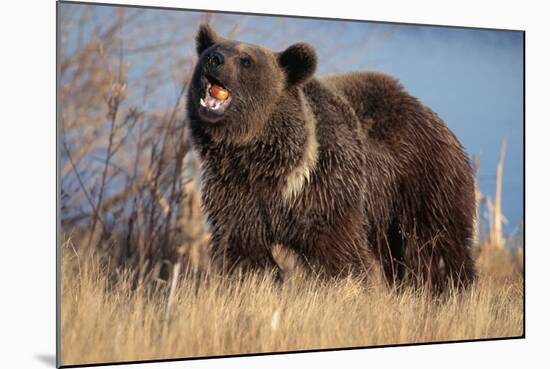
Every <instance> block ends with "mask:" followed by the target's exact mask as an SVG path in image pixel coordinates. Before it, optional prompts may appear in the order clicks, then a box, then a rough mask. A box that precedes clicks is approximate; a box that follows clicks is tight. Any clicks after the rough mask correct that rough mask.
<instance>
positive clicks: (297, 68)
mask: <svg viewBox="0 0 550 369" xmlns="http://www.w3.org/2000/svg"><path fill="white" fill-rule="evenodd" d="M278 59H279V65H280V66H281V68H283V70H284V71H285V73H286V77H287V84H288V85H289V86H292V85H296V84H299V83H303V82H306V81H307V80H308V79H309V78H311V76H313V73H315V69H316V68H317V53H316V52H315V49H314V48H313V47H312V46H311V45H309V44H305V43H298V44H294V45H291V46H289V47H288V49H286V50H285V51H282V52H280V53H279V54H278Z"/></svg>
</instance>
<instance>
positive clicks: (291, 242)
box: [187, 26, 475, 291]
mask: <svg viewBox="0 0 550 369" xmlns="http://www.w3.org/2000/svg"><path fill="white" fill-rule="evenodd" d="M197 51H198V53H199V55H200V58H199V61H198V64H197V67H196V69H195V73H194V76H193V81H192V85H191V89H190V93H189V95H188V105H187V108H188V115H189V119H190V122H191V129H192V135H193V140H194V145H195V147H196V149H197V151H198V152H199V155H200V158H201V163H202V200H203V206H204V209H205V211H206V214H207V216H208V222H209V226H210V227H211V230H212V235H213V236H212V241H211V251H212V256H213V258H214V259H215V260H217V261H218V262H219V263H220V265H222V266H223V267H224V268H225V269H229V270H233V269H234V268H235V267H237V266H239V267H244V268H252V269H254V268H273V269H275V270H277V269H278V268H277V265H276V263H275V261H274V260H273V257H272V254H271V249H272V247H273V246H274V245H275V244H283V245H285V246H286V247H289V248H291V249H292V250H294V251H295V252H296V253H297V254H298V255H300V257H301V259H302V261H303V262H304V264H305V265H309V266H311V267H312V268H314V269H316V270H318V271H319V272H322V273H323V274H325V275H328V276H338V275H341V274H342V273H350V272H351V273H359V272H361V271H364V270H365V269H367V270H368V269H369V268H370V266H371V265H372V262H373V261H376V260H377V261H378V262H380V264H381V266H382V268H383V270H384V273H385V276H386V278H387V280H388V282H390V284H397V285H400V284H401V282H404V281H412V283H414V284H415V285H417V286H419V285H427V286H428V287H429V288H431V289H433V290H437V291H441V290H443V289H444V287H445V286H447V285H448V283H447V282H448V281H449V280H453V281H454V282H455V284H460V285H468V284H469V283H470V282H471V281H472V280H473V278H474V276H475V270H474V264H473V261H472V258H471V252H470V244H471V235H472V227H473V218H474V188H473V177H472V171H471V168H470V164H469V161H468V158H467V156H466V155H465V153H464V149H463V147H462V146H461V144H460V143H459V142H458V140H457V139H456V137H455V136H454V135H453V133H452V132H451V131H450V130H449V129H448V127H447V126H446V125H445V123H444V122H443V121H442V120H441V119H440V118H439V117H438V116H437V115H436V114H435V113H434V112H432V111H431V110H430V109H429V108H427V107H425V106H424V105H423V104H422V103H420V102H419V101H418V100H417V99H416V98H414V97H412V96H410V95H409V94H408V93H407V92H406V91H405V90H404V89H403V87H402V86H401V85H400V84H399V83H398V82H397V81H396V80H395V79H393V78H392V77H389V76H387V75H384V74H381V73H368V72H361V73H348V74H340V75H334V76H327V77H323V78H315V77H313V73H314V71H315V68H316V64H317V59H316V55H315V51H314V49H313V48H312V47H311V46H309V45H306V44H297V45H293V46H291V47H289V48H288V49H287V50H285V51H284V52H281V53H275V52H273V51H270V50H268V49H265V48H262V47H260V46H255V45H248V44H243V43H237V42H235V41H231V40H226V39H223V38H221V37H220V36H218V35H217V34H216V33H215V32H214V31H212V30H211V29H210V28H209V27H208V26H202V27H201V29H200V30H199V34H198V36H197ZM214 51H215V52H219V53H221V54H223V56H224V62H223V64H222V65H221V66H219V67H217V68H216V69H211V68H210V66H209V65H208V63H207V60H208V58H209V55H211V53H212V52H214ZM243 55H244V56H243ZM247 57H250V58H251V60H252V63H251V64H248V63H244V62H243V58H247ZM245 65H246V66H245ZM205 73H207V74H209V75H213V76H214V77H215V78H216V79H217V80H219V81H220V82H221V83H223V84H224V86H226V87H227V88H228V89H229V91H230V92H231V96H232V101H231V106H230V107H229V108H228V109H227V111H226V112H225V113H224V114H223V116H222V117H220V118H217V117H215V118H213V119H211V118H210V117H208V116H205V115H204V114H201V112H200V111H199V110H200V107H199V104H198V100H199V99H200V97H201V96H202V94H204V85H203V84H202V82H201V78H202V77H203V75H204V74H205ZM312 128H313V130H312ZM289 188H290V190H289Z"/></svg>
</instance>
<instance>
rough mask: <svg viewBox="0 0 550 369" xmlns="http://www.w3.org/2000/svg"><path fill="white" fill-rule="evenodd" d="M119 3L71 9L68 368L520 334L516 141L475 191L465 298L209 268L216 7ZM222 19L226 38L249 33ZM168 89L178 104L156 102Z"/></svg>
mask: <svg viewBox="0 0 550 369" xmlns="http://www.w3.org/2000/svg"><path fill="white" fill-rule="evenodd" d="M113 9H114V10H113V12H112V14H110V15H100V14H98V13H97V8H96V7H93V6H80V7H75V6H74V5H73V6H72V7H71V8H67V9H66V11H62V12H61V18H62V21H61V23H60V24H61V29H60V37H61V40H62V42H61V50H60V65H61V67H60V74H59V78H60V82H61V89H60V96H59V98H60V104H61V110H60V124H61V163H60V164H61V165H60V172H61V224H62V232H63V242H62V245H61V316H60V324H61V363H62V364H63V365H70V364H86V363H96V362H112V361H135V360H147V359H161V358H182V357H197V356H211V355H228V354H240V353H254V352H273V351H289V350H292V351H294V350H305V349H322V348H336V347H351V346H372V345H386V344H398V343H418V342H434V341H446V340H462V339H474V338H491V337H513V336H521V335H522V334H523V280H522V274H523V269H522V267H523V261H522V257H523V253H522V249H521V248H511V247H509V246H510V245H509V244H510V243H513V242H517V241H513V240H507V239H506V237H505V236H504V235H503V234H502V227H501V223H502V222H503V215H502V213H501V199H500V193H501V190H500V188H501V187H498V186H500V185H501V178H502V170H503V159H504V155H503V153H504V150H502V155H501V161H500V162H499V165H498V169H497V191H496V198H495V199H494V200H492V199H491V198H489V197H488V196H483V195H482V194H481V193H480V192H478V194H477V196H476V198H477V199H478V207H479V208H480V209H481V208H482V207H483V208H484V209H486V210H487V211H488V216H487V217H479V221H480V226H479V229H481V232H480V233H479V234H476V235H475V239H476V242H475V245H476V247H475V250H474V251H475V255H476V258H477V264H478V269H479V278H478V280H477V281H476V283H475V284H474V285H473V286H472V287H471V288H470V289H469V290H467V291H465V292H462V293H459V292H458V291H449V292H448V293H447V295H445V296H441V297H438V298H435V299H434V298H431V297H430V295H429V293H427V292H426V291H422V290H420V291H413V290H408V289H405V290H403V291H399V292H396V291H392V290H390V289H389V288H388V287H387V286H386V284H385V283H384V281H383V280H382V279H381V275H380V273H379V272H377V271H373V272H372V273H370V274H369V275H368V276H366V275H365V276H363V278H362V277H356V278H355V279H351V278H347V279H343V280H339V281H325V280H319V279H316V278H315V276H312V275H307V274H305V273H304V272H303V271H302V270H300V269H299V267H295V265H294V263H293V256H292V254H290V253H288V252H286V251H285V250H284V249H282V248H279V249H278V251H277V252H276V257H277V260H278V261H279V263H280V265H281V266H282V267H283V269H284V270H285V275H286V280H285V282H284V283H283V284H282V286H275V285H274V284H273V283H272V282H271V278H270V276H269V275H265V274H261V273H260V274H256V275H248V276H245V277H244V278H242V279H230V278H223V277H221V276H218V275H215V274H211V273H210V261H209V258H208V255H207V253H206V244H207V242H208V239H209V234H208V231H207V227H206V225H205V222H204V219H203V217H202V214H201V211H200V204H199V203H200V201H199V197H200V192H199V191H200V188H199V187H200V186H199V185H198V183H197V182H199V181H197V178H198V176H197V162H196V160H195V159H194V156H193V155H192V154H191V150H190V144H189V137H188V132H187V131H186V129H185V126H186V124H185V115H184V111H183V110H184V109H183V97H184V94H185V91H186V87H187V83H188V81H189V77H190V73H191V70H192V66H193V62H194V58H195V57H194V56H193V55H191V54H185V53H181V52H180V49H181V47H182V45H189V44H192V42H193V41H192V35H193V33H192V31H194V30H195V29H196V25H197V24H198V23H199V22H202V21H205V20H208V19H210V20H212V16H201V15H197V14H196V13H194V14H185V13H173V14H171V15H170V17H168V16H167V15H166V13H162V12H160V11H154V12H147V11H145V10H143V9H123V8H113ZM216 21H217V22H218V23H217V26H218V27H217V29H220V28H222V29H226V30H229V31H228V32H227V35H228V36H232V35H233V33H234V32H238V30H239V27H238V25H235V24H227V19H226V18H222V19H221V20H217V19H216ZM224 22H225V23H224ZM220 26H221V27H220ZM157 28H158V29H157ZM90 29H93V31H91V32H89V30H90ZM152 30H155V31H154V32H152ZM160 34H168V35H171V38H170V40H168V41H166V42H159V41H158V39H157V36H158V35H160ZM75 35H77V36H78V38H77V39H76V40H73V41H71V42H68V41H66V40H68V39H70V38H71V37H74V36H75ZM64 40H65V41H64ZM281 41H284V44H286V43H288V40H281ZM69 44H71V45H73V46H72V47H68V45H69ZM282 44H283V42H282ZM191 50H192V48H191ZM136 65H137V67H136ZM132 68H133V69H132ZM136 69H137V70H140V71H141V72H140V73H137V72H136ZM167 84H168V85H169V84H172V85H173V87H175V88H174V89H173V90H174V91H175V92H174V96H173V99H171V100H170V101H171V102H170V104H166V103H163V104H160V105H161V106H162V107H159V104H158V101H159V99H160V100H162V101H163V102H165V101H166V100H167V97H166V85H167ZM163 86H164V87H163ZM162 88H164V90H163V91H162V92H161V91H160V90H161V89H162ZM150 101H156V102H157V104H152V106H153V107H150V106H149V102H150ZM493 204H494V205H493ZM478 213H481V211H480V210H478ZM485 226H486V227H485ZM485 228H488V231H486V232H485V231H484V230H485ZM511 250H515V251H511Z"/></svg>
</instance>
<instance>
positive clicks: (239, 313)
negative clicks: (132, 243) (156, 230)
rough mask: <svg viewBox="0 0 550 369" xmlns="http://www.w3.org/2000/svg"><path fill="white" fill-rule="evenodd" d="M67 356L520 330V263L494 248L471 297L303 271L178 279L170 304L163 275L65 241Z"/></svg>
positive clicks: (122, 356)
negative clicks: (142, 278)
mask: <svg viewBox="0 0 550 369" xmlns="http://www.w3.org/2000/svg"><path fill="white" fill-rule="evenodd" d="M63 253H64V257H63V264H62V276H63V278H62V291H61V296H62V310H61V332H62V346H61V348H62V363H63V364H65V365H69V364H77V363H78V364H82V363H94V362H106V361H107V362H109V361H132V360H147V359H161V358H184V357H196V356H211V355H228V354H239V353H258V352H273V351H288V350H306V349H321V348H334V347H352V346H372V345H386V344H397V343H417V342H434V341H446V340H462V339H475V338H493V337H513V336H521V335H522V334H523V282H522V273H521V269H520V268H519V265H521V263H520V262H519V261H520V260H519V259H517V260H516V259H515V258H514V257H512V256H511V255H510V254H509V253H508V252H505V251H500V250H491V255H490V257H488V256H487V254H486V253H482V254H481V255H480V257H479V259H478V261H479V267H480V277H479V280H478V281H477V283H476V284H475V285H474V286H473V287H472V288H471V289H470V290H469V291H467V292H464V293H457V292H456V291H455V292H450V293H449V294H448V296H446V297H445V298H443V299H438V300H433V299H430V298H429V297H428V295H427V294H426V293H423V292H422V291H417V292H414V291H411V290H406V291H403V292H400V293H396V292H394V291H390V290H389V289H388V288H386V286H385V284H384V283H383V282H382V281H381V279H380V278H378V275H374V276H371V278H370V280H369V282H367V283H365V282H364V281H359V280H354V279H344V280H340V281H333V282H323V281H320V280H316V279H315V278H314V277H312V276H306V275H304V274H303V273H302V272H301V271H299V270H298V271H295V272H294V273H293V274H292V276H291V277H290V278H289V279H288V281H286V282H285V283H284V284H283V285H282V286H277V285H275V284H273V283H272V281H271V279H270V276H269V275H250V276H247V277H246V278H244V280H236V279H233V280H231V279H223V278H221V277H218V276H205V275H203V276H202V277H199V276H193V273H187V275H185V274H184V275H182V276H181V278H179V279H178V280H177V282H178V284H177V287H176V288H175V289H174V290H173V291H174V296H173V303H172V306H171V311H167V304H168V295H169V287H168V285H169V284H168V283H166V282H162V281H160V282H158V283H151V284H149V285H142V286H138V287H135V288H133V287H132V281H133V280H134V279H133V278H132V276H131V272H129V271H127V270H118V272H117V274H116V276H115V277H112V278H111V279H109V278H108V275H111V274H110V271H109V268H110V267H109V266H108V265H103V263H102V262H100V261H99V258H97V257H95V256H94V255H89V256H87V257H85V258H83V257H82V256H77V255H76V254H75V252H74V251H73V250H72V248H71V247H70V242H66V243H65V244H64V246H63Z"/></svg>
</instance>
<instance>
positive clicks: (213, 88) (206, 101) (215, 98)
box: [200, 76, 231, 115]
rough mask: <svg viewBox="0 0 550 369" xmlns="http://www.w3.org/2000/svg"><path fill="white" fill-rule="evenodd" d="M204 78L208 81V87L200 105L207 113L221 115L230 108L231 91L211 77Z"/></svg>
mask: <svg viewBox="0 0 550 369" xmlns="http://www.w3.org/2000/svg"><path fill="white" fill-rule="evenodd" d="M204 78H205V80H206V87H205V89H204V96H203V97H202V98H201V100H200V104H201V106H202V107H203V108H204V109H205V110H206V111H207V112H209V113H215V114H216V115H221V114H223V113H224V112H225V110H226V109H227V108H228V107H229V104H230V102H231V94H230V92H229V90H228V89H227V88H226V87H225V86H224V85H223V84H221V82H219V81H218V80H216V79H215V78H213V77H210V76H204Z"/></svg>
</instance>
